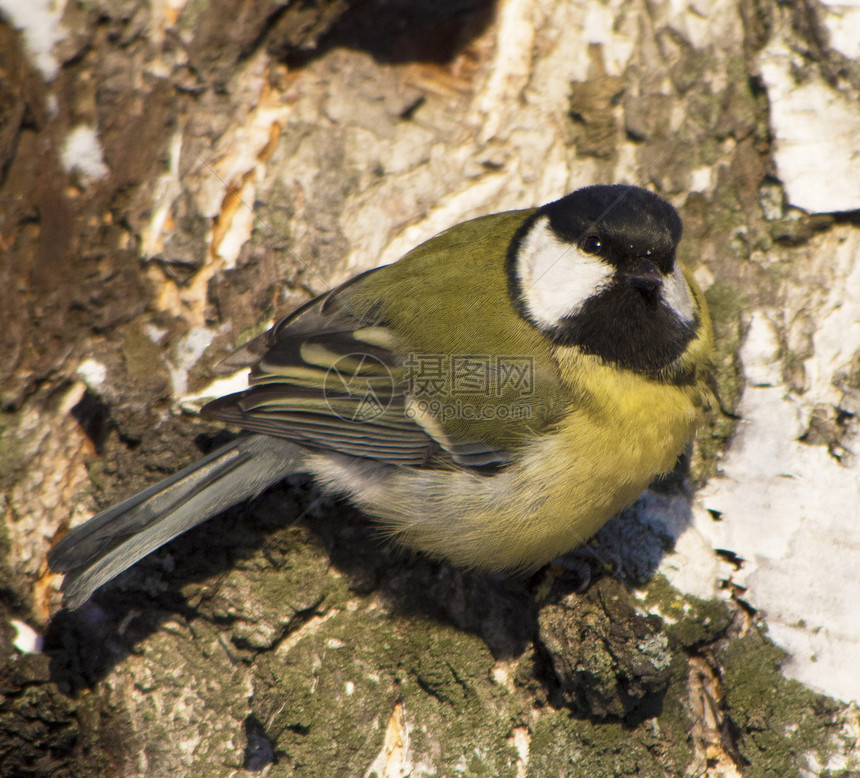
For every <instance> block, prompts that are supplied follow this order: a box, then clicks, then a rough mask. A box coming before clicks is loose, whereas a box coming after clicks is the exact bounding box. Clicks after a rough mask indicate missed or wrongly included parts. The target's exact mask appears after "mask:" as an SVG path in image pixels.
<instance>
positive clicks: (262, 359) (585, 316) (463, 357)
mask: <svg viewBox="0 0 860 778" xmlns="http://www.w3.org/2000/svg"><path fill="white" fill-rule="evenodd" d="M682 229H683V228H682V222H681V218H680V216H679V214H678V212H677V211H676V209H675V208H674V207H673V206H672V205H671V204H670V203H669V202H667V201H666V200H665V199H663V198H662V197H660V196H659V195H657V194H655V193H653V192H651V191H649V190H646V189H644V188H640V187H638V186H633V185H626V184H595V185H591V186H586V187H583V188H580V189H577V190H576V191H573V192H572V193H570V194H567V195H565V196H563V197H561V198H560V199H558V200H555V201H553V202H550V203H548V204H545V205H543V206H540V207H534V208H528V209H524V210H516V211H507V212H503V213H497V214H492V215H488V216H481V217H478V218H475V219H471V220H468V221H465V222H462V223H460V224H458V225H456V226H454V227H451V228H450V229H448V230H446V231H444V232H442V233H440V234H438V235H436V236H435V237H433V238H431V239H430V240H428V241H426V242H425V243H423V244H421V245H419V246H418V247H417V248H414V249H413V250H411V251H410V252H408V253H407V254H406V255H404V256H403V257H402V258H400V259H399V260H398V261H396V262H393V263H391V264H388V265H383V266H381V267H377V268H374V269H372V270H369V271H366V272H364V273H361V274H359V275H357V276H355V277H353V278H351V279H350V280H348V281H346V282H345V283H343V284H341V285H340V286H337V287H336V288H334V289H332V290H330V291H328V292H326V293H324V294H322V295H320V296H318V297H316V298H314V299H312V300H310V301H309V302H307V303H305V304H304V305H302V306H301V307H299V308H298V309H297V310H295V311H294V312H292V313H290V314H289V315H287V316H286V317H284V318H283V319H281V320H280V321H278V322H277V323H276V324H275V325H274V326H273V327H272V328H271V329H269V330H268V331H266V332H265V333H263V334H262V335H259V336H258V337H256V338H254V339H252V340H250V341H249V342H248V343H246V344H245V345H244V346H241V347H240V348H239V349H238V350H237V351H235V352H234V353H233V354H232V355H231V356H229V357H228V358H227V359H226V360H225V361H224V364H225V366H226V367H229V368H235V369H239V368H250V372H249V377H248V388H247V389H244V390H242V391H239V392H236V393H233V394H229V395H227V396H225V397H222V398H220V399H215V400H213V401H211V402H209V403H208V404H206V405H205V406H204V407H203V408H202V409H201V411H200V412H201V415H202V416H204V417H206V418H209V419H213V420H218V421H220V422H224V423H226V424H227V425H231V426H233V427H238V428H239V429H240V433H239V434H238V436H237V437H235V439H234V440H232V441H231V442H230V443H228V444H226V445H224V446H222V447H220V448H218V449H216V450H214V451H213V452H211V453H210V454H208V455H207V456H204V457H203V458H202V459H200V460H199V461H197V462H195V463H194V464H192V465H190V466H189V467H186V468H185V469H183V470H180V471H179V472H177V473H176V474H174V475H172V476H170V477H168V478H166V479H164V480H163V481H161V482H160V483H157V484H155V485H154V486H151V487H150V488H148V489H146V490H144V491H142V492H141V493H139V494H137V495H134V496H132V497H130V498H128V499H126V500H125V501H123V502H120V503H119V504H117V505H115V506H113V507H111V508H108V509H107V510H105V511H103V512H101V513H99V514H98V515H96V516H94V517H93V518H92V519H90V520H89V521H87V522H85V523H84V524H82V525H80V526H78V527H76V528H73V529H71V530H70V531H69V532H68V533H67V534H65V535H64V536H63V537H62V538H61V539H60V540H59V541H58V542H57V543H56V544H55V545H54V547H53V548H52V549H51V550H50V552H49V555H48V563H49V566H50V567H51V568H52V569H53V570H54V571H55V572H57V573H64V574H65V577H64V580H63V584H62V587H61V588H62V591H63V606H64V607H65V608H68V609H75V608H78V607H80V606H81V605H82V604H83V603H84V602H86V601H87V600H88V599H89V597H90V596H91V595H92V593H93V592H94V591H95V590H96V589H98V588H99V587H100V586H102V585H103V584H105V583H106V582H107V581H109V580H111V579H112V578H114V577H115V576H116V575H118V574H119V573H121V572H122V571H123V570H125V569H127V568H128V567H130V566H131V565H133V564H134V563H135V562H137V561H138V560H139V559H141V558H142V557H144V556H146V555H147V554H149V553H150V552H152V551H153V550H155V549H157V548H158V547H160V546H162V545H163V544H165V543H167V542H168V541H170V540H171V539H173V538H174V537H176V536H177V535H179V534H181V533H183V532H185V531H187V530H188V529H190V528H191V527H193V526H195V525H198V524H200V523H202V522H204V521H206V520H207V519H209V518H211V517H212V516H214V515H216V514H218V513H220V512H221V511H223V510H225V509H227V508H228V507H230V506H232V505H234V504H236V503H238V502H240V501H242V500H245V499H247V498H251V497H254V496H256V495H258V494H260V493H261V492H262V491H264V490H265V489H266V488H267V487H269V486H271V485H272V484H274V483H276V482H278V481H280V480H282V479H283V478H284V477H286V476H287V475H289V474H292V473H298V472H302V473H309V474H311V475H312V476H313V478H314V479H315V480H316V482H317V483H318V484H319V486H320V487H321V489H322V490H323V492H324V493H327V494H332V495H337V496H340V497H345V498H347V499H348V500H349V501H351V502H352V503H353V504H354V505H355V506H357V507H358V508H359V509H360V510H361V511H362V512H363V513H365V514H366V515H367V516H368V517H370V518H371V519H373V520H375V521H376V522H377V523H378V525H379V528H380V531H381V534H382V536H383V537H391V538H394V539H396V540H397V541H399V542H400V543H402V544H403V545H405V546H406V547H409V548H411V549H414V550H417V551H419V552H424V553H426V554H428V555H430V556H431V557H435V558H440V559H443V560H447V561H449V562H450V563H452V564H454V565H457V566H461V567H464V568H470V569H474V570H477V571H485V572H492V571H507V570H509V571H515V572H516V571H530V570H537V569H539V568H540V567H541V566H543V565H545V564H546V563H548V562H549V561H551V560H553V559H554V558H556V557H558V556H559V555H561V554H563V553H565V552H567V551H568V550H570V549H572V548H575V547H576V546H579V545H580V544H582V543H584V542H585V541H587V540H588V539H589V538H590V537H591V536H592V535H593V534H594V533H595V532H596V531H597V530H598V529H599V528H600V527H601V526H602V525H603V524H604V523H605V522H606V521H607V520H608V519H610V518H611V517H612V516H613V515H615V514H616V513H618V512H619V511H620V510H621V509H623V508H625V507H626V506H628V505H629V504H631V503H632V502H633V501H635V499H636V498H637V497H638V496H639V495H640V494H641V493H642V491H643V490H645V489H646V488H647V486H648V485H649V483H651V482H652V481H653V480H654V479H655V478H657V477H659V476H661V475H663V474H666V473H668V472H669V471H671V470H672V469H673V468H674V466H675V464H676V461H677V458H678V456H679V455H680V454H681V453H682V452H683V451H684V450H685V449H686V447H687V446H688V444H689V442H690V441H691V440H692V438H693V436H694V433H695V430H696V427H697V425H698V424H699V422H700V420H701V418H702V416H703V413H704V412H705V411H706V410H707V409H708V408H710V407H713V406H714V404H715V403H718V398H717V397H716V395H715V388H714V377H713V346H714V344H713V332H712V327H711V321H710V318H709V314H708V308H707V304H706V302H705V299H704V296H703V294H702V292H701V290H700V289H699V287H698V286H697V285H696V283H695V280H694V279H693V276H692V273H691V271H690V269H689V268H687V267H685V266H684V265H682V263H680V262H679V260H678V258H677V248H678V243H679V241H680V240H681V235H682Z"/></svg>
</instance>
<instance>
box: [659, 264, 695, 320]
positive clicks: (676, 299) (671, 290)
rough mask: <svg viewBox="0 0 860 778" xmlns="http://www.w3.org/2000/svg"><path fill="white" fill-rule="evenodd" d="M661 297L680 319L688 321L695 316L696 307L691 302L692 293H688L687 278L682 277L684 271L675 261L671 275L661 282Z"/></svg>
mask: <svg viewBox="0 0 860 778" xmlns="http://www.w3.org/2000/svg"><path fill="white" fill-rule="evenodd" d="M663 299H664V300H665V301H666V305H668V306H669V307H670V308H671V309H672V310H673V311H675V313H676V314H677V315H678V318H679V319H680V320H681V321H684V322H688V323H689V322H692V321H693V319H694V318H695V316H696V307H695V305H694V303H693V295H692V294H691V293H690V287H689V286H688V285H687V279H686V278H684V271H683V270H681V266H680V265H679V264H678V263H677V262H676V263H675V270H674V271H673V272H672V275H671V276H669V278H667V279H666V282H665V283H664V284H663Z"/></svg>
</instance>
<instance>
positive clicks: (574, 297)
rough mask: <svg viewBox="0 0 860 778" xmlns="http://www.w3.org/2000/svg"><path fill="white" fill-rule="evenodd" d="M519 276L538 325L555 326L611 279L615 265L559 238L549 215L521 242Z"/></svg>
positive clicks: (537, 223) (525, 300)
mask: <svg viewBox="0 0 860 778" xmlns="http://www.w3.org/2000/svg"><path fill="white" fill-rule="evenodd" d="M516 272H517V277H518V280H519V282H520V290H521V294H522V298H523V303H524V305H525V307H526V310H527V311H528V312H529V315H530V316H531V318H532V320H533V321H535V322H536V323H537V324H538V325H539V326H544V327H555V326H557V325H558V324H559V322H561V320H562V319H564V318H565V317H566V316H574V315H576V314H577V313H579V312H580V311H581V310H582V307H583V305H585V302H586V301H587V300H588V299H589V298H590V297H594V295H596V294H598V293H599V292H600V291H601V290H602V289H603V288H604V287H606V286H607V285H608V284H609V282H610V281H611V280H612V276H613V272H614V271H613V268H612V267H611V266H610V265H608V264H607V263H605V262H604V261H603V260H601V259H600V258H599V257H597V256H594V255H592V254H585V253H584V252H582V251H580V250H579V249H578V248H577V247H576V246H573V245H571V244H569V243H563V242H562V241H560V240H559V239H558V238H557V237H556V235H555V233H553V231H552V230H551V229H550V226H549V218H548V217H546V216H543V217H541V218H540V219H538V220H537V221H536V222H535V223H534V225H533V226H532V229H531V230H530V231H529V233H528V235H526V237H525V238H524V239H523V241H522V243H521V244H520V249H519V254H518V255H517V269H516Z"/></svg>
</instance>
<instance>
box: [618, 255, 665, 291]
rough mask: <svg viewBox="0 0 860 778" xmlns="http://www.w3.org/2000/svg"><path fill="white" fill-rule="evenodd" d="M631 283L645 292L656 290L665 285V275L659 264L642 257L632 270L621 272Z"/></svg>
mask: <svg viewBox="0 0 860 778" xmlns="http://www.w3.org/2000/svg"><path fill="white" fill-rule="evenodd" d="M621 275H622V276H623V277H624V278H626V279H627V281H629V282H630V285H631V286H633V287H634V288H636V289H640V290H642V291H643V292H656V291H657V290H658V289H659V288H660V287H661V286H662V285H663V275H662V274H661V273H660V271H659V270H658V269H657V266H656V265H655V264H654V263H653V262H651V261H650V260H647V259H640V260H639V261H638V262H637V263H636V264H635V265H634V266H633V267H632V268H631V269H630V270H625V271H624V272H623V273H622V274H621Z"/></svg>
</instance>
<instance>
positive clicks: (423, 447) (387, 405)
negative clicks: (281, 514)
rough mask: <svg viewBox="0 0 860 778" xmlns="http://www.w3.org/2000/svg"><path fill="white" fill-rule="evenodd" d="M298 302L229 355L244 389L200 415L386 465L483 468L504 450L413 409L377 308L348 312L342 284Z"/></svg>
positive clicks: (394, 344)
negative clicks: (243, 374)
mask: <svg viewBox="0 0 860 778" xmlns="http://www.w3.org/2000/svg"><path fill="white" fill-rule="evenodd" d="M383 269H384V268H381V269H378V270H374V271H369V273H365V274H362V275H361V276H357V277H356V278H354V279H352V280H351V281H349V282H347V283H346V284H344V285H343V286H341V287H338V288H337V289H335V290H333V291H331V292H328V293H327V294H325V295H322V296H320V297H318V298H316V299H314V300H311V301H310V302H309V303H307V304H305V305H304V306H302V307H301V308H299V309H298V310H297V311H295V312H294V313H293V314H291V315H289V316H287V317H286V318H285V319H283V320H281V321H280V322H278V323H277V324H276V325H275V326H274V327H273V328H272V329H271V330H269V331H268V332H266V333H264V334H263V335H261V336H259V337H257V338H255V339H254V340H252V341H250V342H249V343H247V344H245V346H243V347H242V348H240V349H239V350H238V351H237V352H235V353H234V354H233V355H231V356H230V357H228V358H227V360H225V362H224V364H225V366H228V367H232V368H238V367H251V374H250V377H249V383H250V387H249V388H248V389H247V390H245V391H243V392H239V393H236V394H231V395H228V396H226V397H222V398H220V399H218V400H214V401H213V402H210V403H208V404H207V405H206V406H204V407H203V409H202V410H201V413H202V415H204V416H207V417H209V418H213V419H218V420H220V421H224V422H227V423H229V424H233V425H236V426H238V427H241V428H243V429H246V430H249V431H252V432H259V433H264V434H267V435H273V436H276V437H282V438H287V439H289V440H292V441H294V442H296V443H299V444H301V445H304V446H307V447H308V448H311V449H316V450H328V451H336V452H339V453H343V454H349V455H351V456H357V457H366V458H370V459H375V460H378V461H380V462H385V463H388V464H392V465H404V466H413V467H451V466H454V465H459V466H466V467H486V466H488V465H490V466H492V465H498V464H501V463H503V462H505V461H506V460H507V458H508V453H507V452H506V451H504V450H499V449H495V448H494V447H492V446H488V445H486V444H484V443H482V442H481V441H468V442H463V441H451V440H449V439H448V438H447V437H446V436H445V435H444V433H443V432H442V429H441V427H440V426H439V425H437V424H435V423H434V420H433V418H432V416H428V415H427V414H426V413H421V412H420V411H416V408H415V405H414V398H413V396H412V395H411V394H410V385H409V381H408V375H407V371H408V367H407V366H406V365H405V364H404V361H405V360H404V357H403V355H402V351H401V349H400V348H399V346H400V344H399V343H398V341H397V338H396V336H395V335H394V334H393V333H392V332H391V331H390V330H389V329H388V328H387V326H386V324H385V322H384V321H383V320H382V319H381V318H380V315H379V312H378V311H374V310H372V309H368V308H367V307H366V306H365V309H364V310H363V311H361V312H360V313H359V312H356V311H354V310H351V308H350V306H349V294H348V291H349V289H350V288H351V287H352V286H353V285H354V284H357V283H361V282H362V281H363V280H364V279H365V278H366V277H368V276H369V275H371V274H374V273H377V272H380V270H383Z"/></svg>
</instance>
